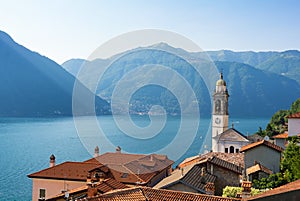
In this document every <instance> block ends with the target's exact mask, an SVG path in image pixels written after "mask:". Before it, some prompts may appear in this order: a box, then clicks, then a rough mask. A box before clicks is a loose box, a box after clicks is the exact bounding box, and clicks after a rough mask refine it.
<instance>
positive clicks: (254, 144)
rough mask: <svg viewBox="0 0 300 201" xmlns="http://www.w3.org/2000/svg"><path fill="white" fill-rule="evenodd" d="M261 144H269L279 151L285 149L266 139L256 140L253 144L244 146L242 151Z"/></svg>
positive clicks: (268, 145)
mask: <svg viewBox="0 0 300 201" xmlns="http://www.w3.org/2000/svg"><path fill="white" fill-rule="evenodd" d="M261 145H264V146H267V147H269V148H271V149H274V150H276V151H279V152H282V151H283V148H281V147H280V146H277V145H275V144H273V143H271V142H269V141H266V140H261V141H259V142H254V143H252V144H248V145H246V146H243V147H242V148H241V150H240V151H241V152H244V151H247V150H249V149H253V148H255V147H257V146H261Z"/></svg>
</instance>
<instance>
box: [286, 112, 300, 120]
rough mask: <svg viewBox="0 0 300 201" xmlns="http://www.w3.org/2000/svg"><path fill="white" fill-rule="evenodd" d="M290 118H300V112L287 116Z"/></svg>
mask: <svg viewBox="0 0 300 201" xmlns="http://www.w3.org/2000/svg"><path fill="white" fill-rule="evenodd" d="M287 118H288V119H300V112H297V113H295V114H291V115H289V116H287Z"/></svg>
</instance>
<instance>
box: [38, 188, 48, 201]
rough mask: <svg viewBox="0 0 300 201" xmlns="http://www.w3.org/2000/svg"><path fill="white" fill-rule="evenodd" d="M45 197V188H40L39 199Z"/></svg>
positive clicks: (40, 200)
mask: <svg viewBox="0 0 300 201" xmlns="http://www.w3.org/2000/svg"><path fill="white" fill-rule="evenodd" d="M45 198H46V189H43V188H41V189H40V192H39V201H42V200H45Z"/></svg>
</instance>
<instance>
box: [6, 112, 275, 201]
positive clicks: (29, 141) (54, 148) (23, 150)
mask: <svg viewBox="0 0 300 201" xmlns="http://www.w3.org/2000/svg"><path fill="white" fill-rule="evenodd" d="M98 120H99V124H100V125H101V127H102V129H103V131H104V132H105V135H106V137H107V139H108V140H109V141H110V142H111V143H112V144H113V145H116V146H117V145H120V146H121V147H122V151H123V150H124V151H126V152H131V153H145V154H147V153H151V152H155V151H156V150H159V149H160V148H163V147H164V146H166V145H167V144H168V143H170V142H171V140H172V139H173V138H174V136H175V134H176V132H177V130H178V128H179V124H180V117H168V120H167V123H166V125H165V127H164V128H163V129H162V131H161V132H160V133H159V134H158V135H157V136H155V137H154V138H153V139H149V140H139V139H134V138H131V137H129V136H127V135H125V134H124V133H122V131H120V130H119V129H118V127H117V126H116V125H115V124H114V121H113V118H112V117H111V116H103V117H100V118H98ZM80 121H82V122H84V123H87V125H88V122H89V121H91V117H83V118H82V119H80ZM133 121H134V122H135V123H136V124H137V125H139V126H147V125H148V124H149V119H148V117H146V116H134V117H133ZM268 121H269V119H268V118H252V119H246V118H232V119H231V122H235V128H236V129H237V130H239V131H240V132H242V133H244V134H245V135H247V133H249V134H251V133H254V132H256V131H257V130H258V127H259V126H261V127H263V128H265V126H266V124H267V123H268ZM209 126H210V119H209V118H205V119H203V118H201V121H200V128H199V130H198V132H197V135H196V138H195V139H194V140H193V143H192V145H191V146H190V148H189V149H188V150H187V152H186V153H185V154H184V155H183V156H182V157H181V159H179V160H178V161H177V163H176V164H178V162H180V160H182V159H183V158H185V157H189V156H193V155H196V154H199V152H201V151H203V149H201V147H202V145H204V144H207V146H209V142H210V140H209V138H206V137H205V136H206V133H207V131H208V129H209ZM87 128H88V129H89V130H88V131H87V132H89V133H90V135H89V137H90V139H93V137H94V136H93V133H95V134H96V133H97V131H94V130H93V127H88V126H87ZM209 130H210V129H209ZM83 138H85V137H83V136H82V134H80V135H79V136H78V134H77V130H76V128H75V124H74V121H73V119H72V118H0V139H1V140H0V149H1V152H0V170H1V171H0V200H31V188H32V186H31V180H30V179H29V178H27V175H28V174H30V173H33V172H35V171H38V170H41V169H44V168H47V167H48V166H49V156H50V155H51V154H52V153H53V154H54V155H55V156H56V163H62V162H64V161H82V160H86V159H89V158H90V157H91V155H90V153H89V152H88V151H87V149H86V148H85V146H84V145H83V144H82V142H81V140H82V139H83ZM186 138H187V139H188V138H189V133H188V132H187V134H186ZM205 139H206V140H207V142H205ZM96 144H97V143H96ZM93 147H94V146H93ZM89 149H90V150H89V151H90V152H91V149H92V148H89ZM106 151H114V150H107V149H106V148H105V147H100V152H102V153H103V152H106ZM171 159H172V158H171Z"/></svg>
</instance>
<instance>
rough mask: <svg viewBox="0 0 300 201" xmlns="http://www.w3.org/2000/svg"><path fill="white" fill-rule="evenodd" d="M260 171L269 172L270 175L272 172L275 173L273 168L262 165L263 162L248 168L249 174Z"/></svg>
mask: <svg viewBox="0 0 300 201" xmlns="http://www.w3.org/2000/svg"><path fill="white" fill-rule="evenodd" d="M258 171H262V172H265V173H267V174H269V175H270V174H273V171H272V170H270V169H269V168H267V167H265V166H263V165H261V164H256V165H253V166H251V167H249V168H247V170H246V172H247V175H249V174H253V173H255V172H258Z"/></svg>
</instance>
